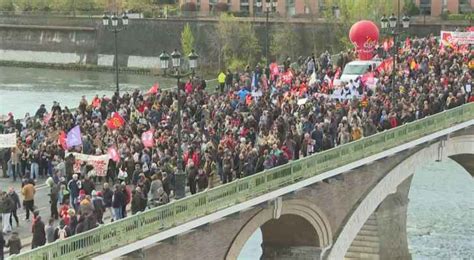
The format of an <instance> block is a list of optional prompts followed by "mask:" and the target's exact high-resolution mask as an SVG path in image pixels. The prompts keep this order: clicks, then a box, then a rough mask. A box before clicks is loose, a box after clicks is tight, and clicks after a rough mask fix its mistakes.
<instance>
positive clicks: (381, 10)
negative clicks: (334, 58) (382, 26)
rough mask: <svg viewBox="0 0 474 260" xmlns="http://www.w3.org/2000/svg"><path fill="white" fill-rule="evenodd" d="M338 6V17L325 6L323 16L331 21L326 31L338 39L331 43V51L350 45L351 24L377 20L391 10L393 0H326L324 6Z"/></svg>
mask: <svg viewBox="0 0 474 260" xmlns="http://www.w3.org/2000/svg"><path fill="white" fill-rule="evenodd" d="M336 5H337V6H338V8H339V10H340V17H339V19H337V18H336V17H335V15H334V13H333V10H332V8H327V9H326V11H325V12H324V14H323V15H324V17H325V18H326V19H327V20H329V21H331V22H333V23H332V26H331V27H330V31H329V32H328V33H332V34H334V35H335V36H336V39H339V42H338V44H337V45H331V47H332V50H331V51H333V52H336V51H338V50H340V49H346V48H350V47H352V45H351V43H350V40H349V36H348V35H349V30H350V28H351V26H352V25H353V24H354V23H355V22H357V21H359V20H364V19H367V20H372V21H374V22H378V21H379V20H380V18H381V17H382V16H383V15H384V14H390V13H392V12H393V7H394V6H393V1H390V0H381V1H373V0H357V1H353V0H327V1H326V6H328V7H332V6H336Z"/></svg>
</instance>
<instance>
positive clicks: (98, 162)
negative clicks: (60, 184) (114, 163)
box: [66, 153, 109, 176]
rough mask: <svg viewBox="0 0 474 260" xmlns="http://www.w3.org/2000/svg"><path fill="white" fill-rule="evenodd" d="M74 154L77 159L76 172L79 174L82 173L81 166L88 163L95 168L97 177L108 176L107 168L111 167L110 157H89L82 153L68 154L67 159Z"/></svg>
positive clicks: (105, 155) (106, 155)
mask: <svg viewBox="0 0 474 260" xmlns="http://www.w3.org/2000/svg"><path fill="white" fill-rule="evenodd" d="M69 154H72V155H73V156H74V158H75V159H76V161H75V163H74V172H75V173H78V172H80V171H81V164H82V163H83V162H86V163H87V164H89V165H91V166H92V167H94V170H95V172H96V174H97V176H106V175H107V167H108V165H109V155H108V154H104V155H88V154H82V153H68V154H66V157H67V156H69Z"/></svg>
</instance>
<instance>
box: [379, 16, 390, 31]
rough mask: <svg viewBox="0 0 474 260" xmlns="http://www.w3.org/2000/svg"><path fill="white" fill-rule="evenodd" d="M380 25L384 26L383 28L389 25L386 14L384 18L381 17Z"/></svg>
mask: <svg viewBox="0 0 474 260" xmlns="http://www.w3.org/2000/svg"><path fill="white" fill-rule="evenodd" d="M380 27H381V28H382V30H385V29H387V27H388V19H387V17H386V16H385V14H384V15H383V16H382V19H380Z"/></svg>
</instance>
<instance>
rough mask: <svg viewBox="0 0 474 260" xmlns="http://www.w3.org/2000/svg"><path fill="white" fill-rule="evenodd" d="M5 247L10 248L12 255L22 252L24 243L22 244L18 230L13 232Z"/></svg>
mask: <svg viewBox="0 0 474 260" xmlns="http://www.w3.org/2000/svg"><path fill="white" fill-rule="evenodd" d="M5 247H9V248H10V256H11V255H17V254H19V253H20V251H21V247H22V245H21V240H20V237H19V236H18V232H16V231H13V232H12V236H11V237H10V238H9V239H8V241H7V244H6V245H5ZM2 251H3V250H2Z"/></svg>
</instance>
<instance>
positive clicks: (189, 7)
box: [181, 2, 197, 12]
mask: <svg viewBox="0 0 474 260" xmlns="http://www.w3.org/2000/svg"><path fill="white" fill-rule="evenodd" d="M196 10H197V8H196V4H195V3H193V2H189V3H184V4H182V5H181V11H183V12H196Z"/></svg>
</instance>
